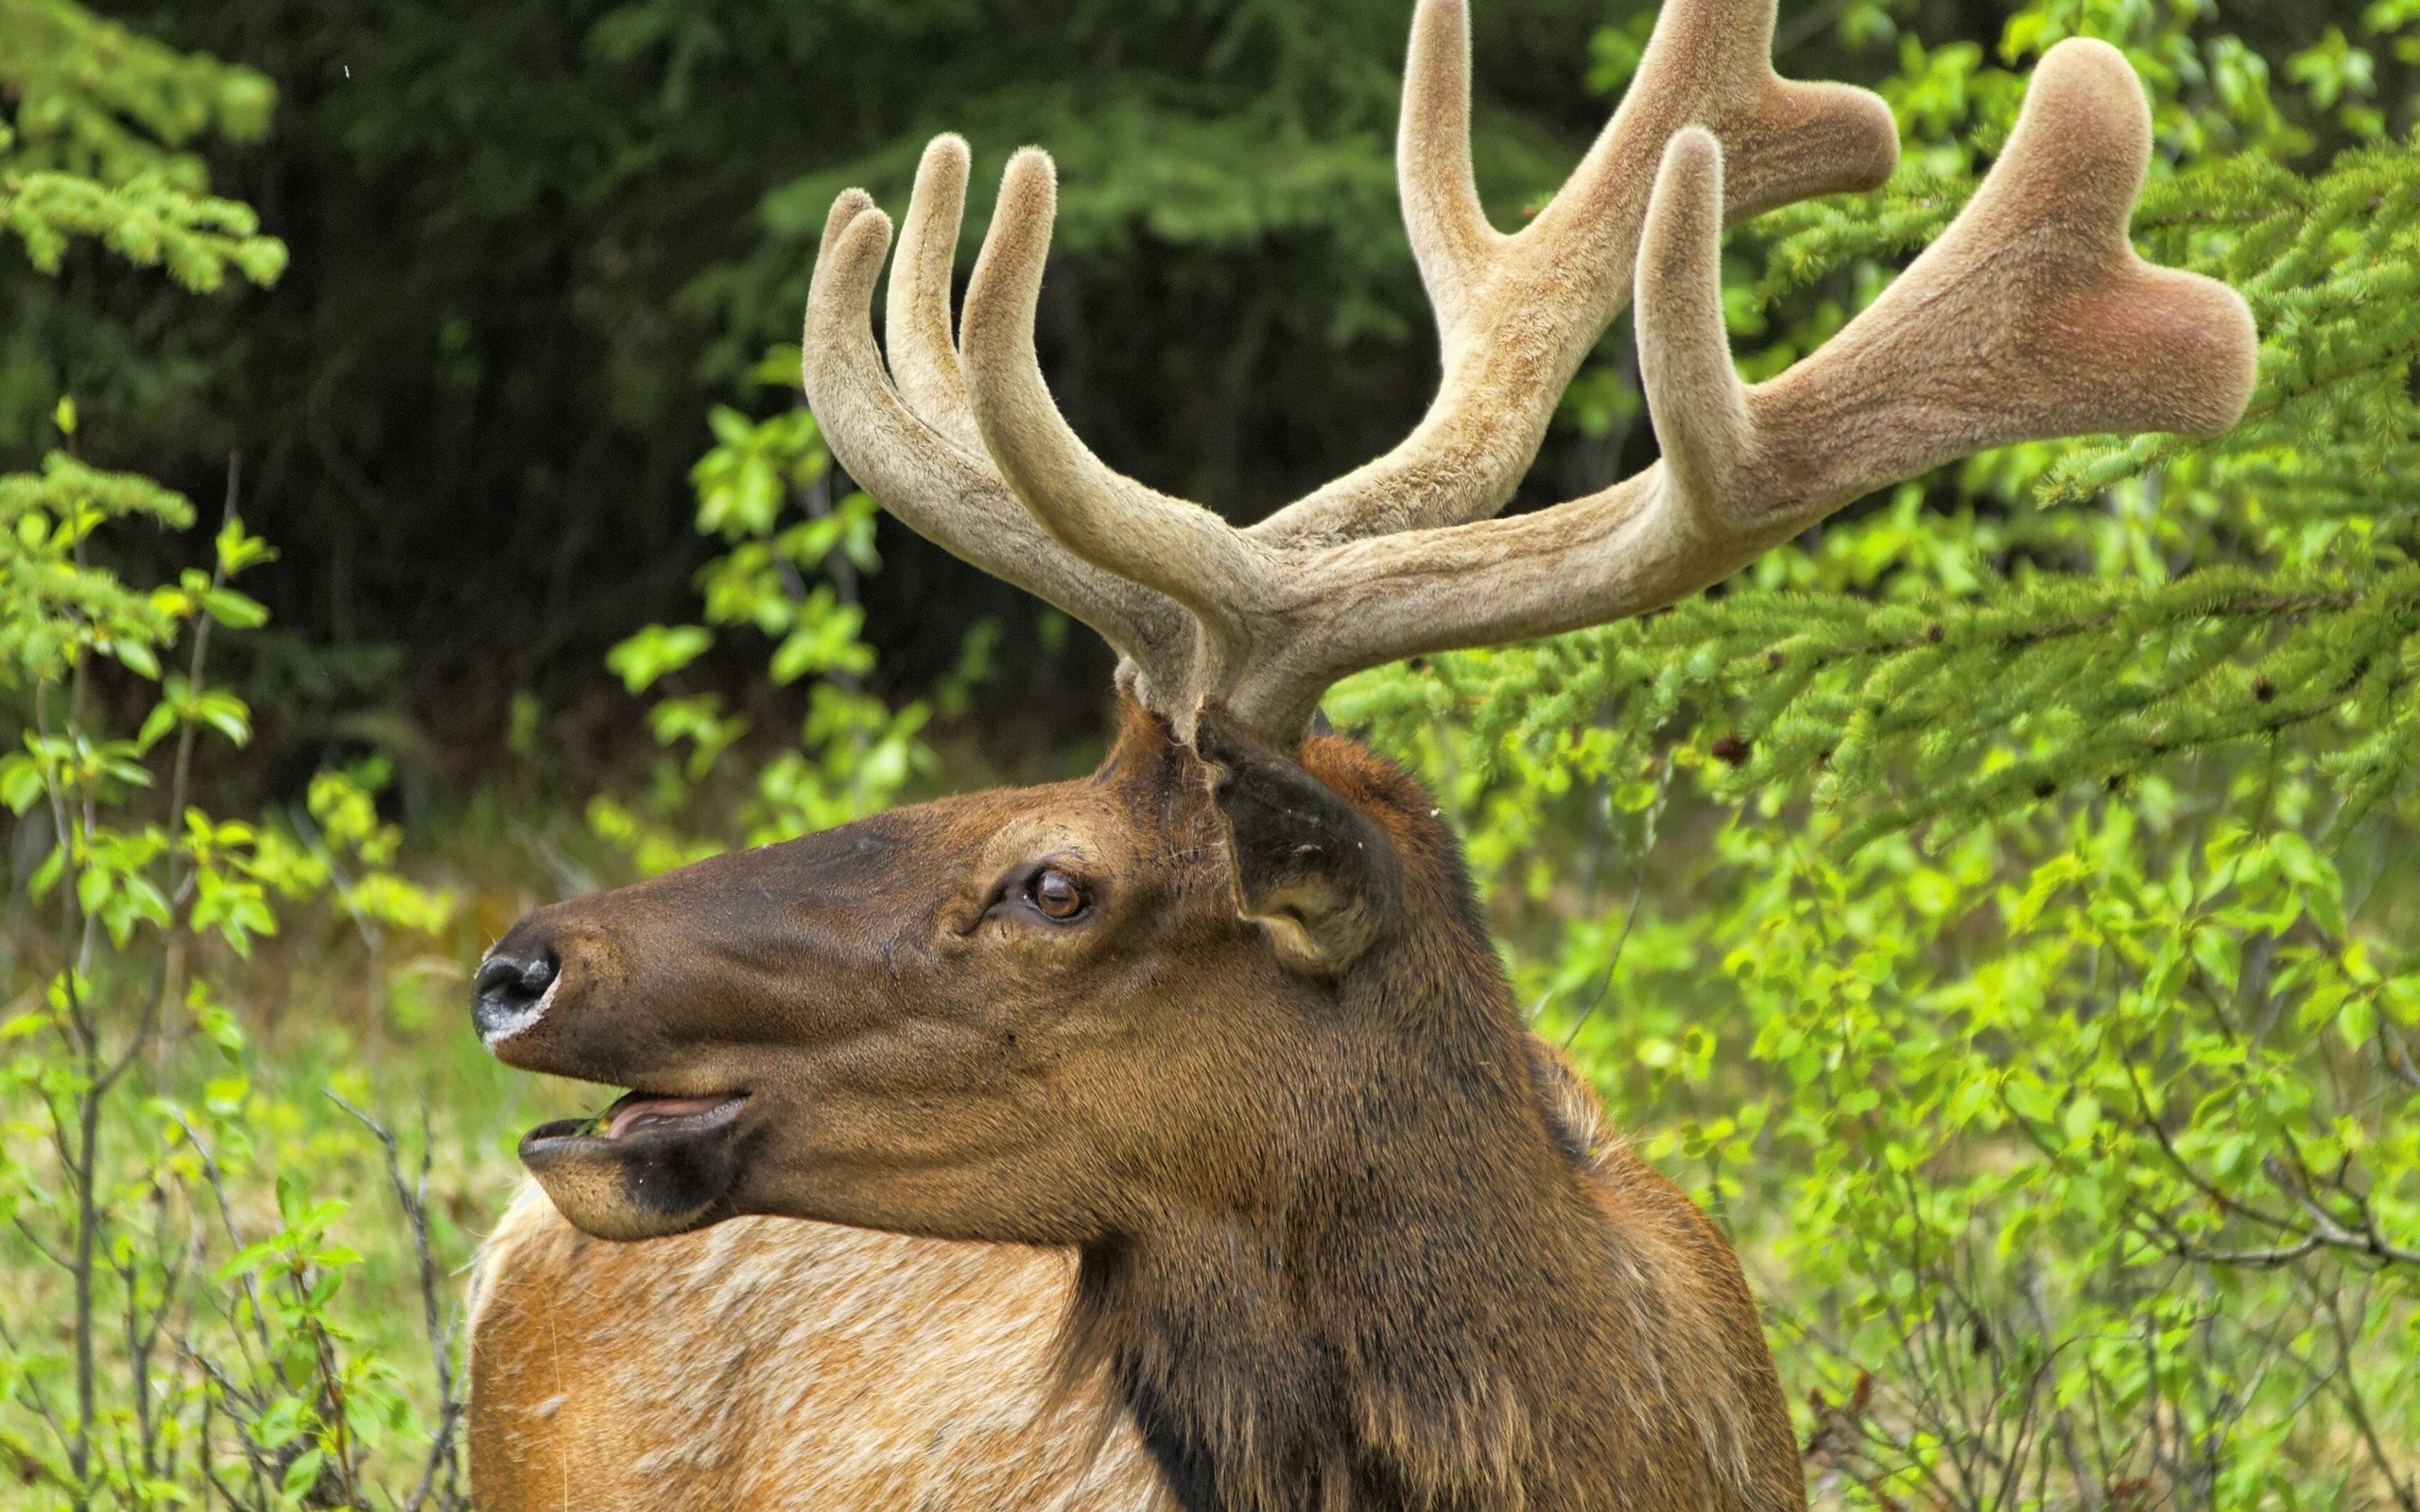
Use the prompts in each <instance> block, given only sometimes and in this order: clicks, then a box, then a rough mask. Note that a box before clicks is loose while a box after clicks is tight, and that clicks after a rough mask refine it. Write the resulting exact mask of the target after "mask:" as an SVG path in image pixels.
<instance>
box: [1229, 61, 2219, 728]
mask: <svg viewBox="0 0 2420 1512" xmlns="http://www.w3.org/2000/svg"><path fill="white" fill-rule="evenodd" d="M2150 150H2151V113H2150V108H2149V106H2148V104H2147V103H2146V102H2145V100H2144V98H2143V94H2142V88H2141V86H2140V84H2139V83H2137V82H2136V80H2135V75H2134V72H2133V70H2132V69H2131V68H2130V67H2129V66H2128V65H2127V63H2126V60H2125V59H2124V57H2123V56H2122V55H2120V54H2119V53H2118V51H2117V49H2115V48H2113V47H2111V46H2109V45H2107V44H2106V43H2099V42H2091V41H2085V40H2082V39H2076V40H2070V41H2067V42H2064V43H2060V44H2058V45H2057V46H2056V47H2053V48H2052V49H2051V50H2050V51H2049V53H2048V55H2046V56H2045V57H2044V59H2043V60H2042V63H2041V66H2040V67H2039V69H2037V70H2036V72H2035V74H2034V77H2033V84H2032V89H2031V93H2030V94H2028V96H2027V98H2026V102H2025V106H2024V109H2023V111H2022V112H2021V113H2020V114H2019V117H2018V120H2017V125H2016V129H2015V130H2014V133H2012V134H2011V136H2010V138H2009V142H2008V146H2007V147H2006V149H2005V150H2004V151H2003V152H2002V154H2001V156H2000V159H1999V161H1998V162H1997V163H1996V164H1994V166H1993V169H1992V171H1991V173H1990V174H1989V175H1988V176H1987V177H1986V178H1985V180H1984V182H1983V185H1982V187H1981V188H1980V189H1979V191H1978V192H1977V193H1976V195H1975V198H1973V199H1972V200H1971V201H1970V202H1969V203H1968V204H1967V206H1966V207H1965V209H1964V210H1963V211H1962V212H1961V213H1960V215H1959V216H1958V218H1957V220H1956V221H1955V222H1953V223H1952V224H1951V226H1950V228H1949V230H1948V231H1946V232H1944V233H1943V235H1942V236H1941V238H1940V240H1938V241H1937V242H1935V243H1934V244H1933V245H1932V246H1931V247H1929V248H1927V249H1926V250H1925V252H1924V253H1923V254H1922V255H1921V256H1919V257H1918V258H1917V259H1916V261H1915V263H1914V264H1913V265H1912V266H1910V267H1909V269H1908V270H1907V272H1906V273H1904V274H1903V275H1901V277H1900V278H1899V280H1898V281H1897V282H1896V283H1893V285H1892V286H1891V287H1890V288H1889V289H1888V290H1886V291H1885V292H1884V293H1883V295H1882V297H1881V298H1880V299H1878V300H1876V301H1875V302H1874V303H1873V304H1872V305H1871V306H1869V307H1868V308H1867V309H1866V310H1865V311H1863V312H1862V313H1861V314H1859V315H1858V318H1856V319H1854V320H1852V321H1851V322H1850V323H1849V324H1848V326H1847V327H1846V328H1845V329H1843V330H1842V331H1841V333H1840V334H1839V335H1836V336H1834V337H1833V338H1832V340H1831V341H1830V342H1828V343H1827V344H1825V345H1824V347H1823V348H1822V349H1821V350H1819V351H1818V352H1815V353H1814V355H1812V356H1810V357H1809V358H1807V359H1806V361H1804V362H1802V363H1799V364H1798V365H1797V366H1795V367H1793V368H1791V369H1789V371H1787V372H1784V373H1783V374H1781V375H1780V376H1779V377H1777V378H1774V379H1773V380H1772V381H1771V382H1769V383H1765V384H1759V385H1755V386H1754V387H1749V386H1745V385H1742V384H1741V383H1740V381H1739V378H1738V374H1737V370H1736V369H1734V368H1733V366H1732V363H1731V356H1730V349H1729V345H1728V341H1727V339H1726V337H1725V335H1724V330H1723V323H1722V302H1721V287H1720V266H1719V258H1720V231H1721V223H1720V205H1721V204H1722V192H1721V183H1722V176H1723V153H1722V150H1721V148H1720V146H1718V144H1717V143H1716V142H1715V140H1714V139H1713V138H1712V137H1710V136H1709V135H1707V134H1706V133H1705V132H1703V131H1701V130H1694V129H1690V130H1684V131H1682V132H1680V133H1679V134H1678V135H1676V136H1675V137H1674V138H1673V139H1672V141H1671V143H1670V144H1669V146H1667V147H1666V149H1665V153H1664V161H1663V165H1662V168H1661V170H1660V172H1659V173H1658V175H1657V181H1656V185H1655V191H1654V197H1653V200H1652V203H1651V208H1650V210H1649V212H1648V217H1647V229H1646V237H1645V240H1646V249H1645V251H1644V253H1643V255H1642V257H1641V259H1640V261H1639V265H1638V270H1637V281H1638V295H1637V297H1638V333H1639V369H1640V376H1641V378H1642V380H1643V382H1644V386H1645V387H1646V390H1647V398H1648V404H1649V409H1650V413H1651V416H1652V417H1653V420H1654V423H1655V430H1656V438H1657V440H1658V441H1659V442H1660V443H1661V445H1662V447H1663V449H1664V454H1665V455H1664V459H1663V460H1662V461H1661V462H1659V463H1657V464H1656V465H1655V466H1654V467H1651V468H1650V469H1649V470H1648V471H1646V472H1642V473H1640V474H1638V475H1637V476H1635V477H1634V478H1631V479H1628V480H1626V481H1625V482H1622V483H1619V484H1616V485H1615V486H1614V487H1613V488H1611V489H1608V490H1604V491H1603V492H1600V493H1597V494H1592V495H1589V496H1587V497H1585V498H1582V499H1576V500H1573V501H1571V502H1570V503H1567V504H1564V505H1559V506H1557V507H1553V508H1551V509H1547V510H1542V511H1540V512H1538V513H1536V514H1531V515H1525V516H1520V517H1516V518H1514V519H1511V520H1497V521H1486V522H1481V523H1478V524H1468V525H1464V526H1461V527H1460V528H1457V529H1451V530H1430V531H1418V532H1411V533H1408V534H1404V535H1400V536H1393V537H1389V538H1385V539H1382V540H1374V541H1361V542H1357V543H1355V544H1352V545H1347V546H1343V547H1340V548H1337V549H1335V550H1332V551H1329V552H1326V553H1323V554H1322V555H1320V556H1318V557H1316V558H1308V559H1294V560H1284V559H1280V558H1275V557H1271V558H1260V559H1256V560H1254V561H1253V564H1252V576H1251V579H1250V583H1249V587H1248V589H1247V590H1246V594H1248V595H1249V600H1250V602H1252V603H1253V606H1254V610H1255V613H1256V618H1255V619H1254V620H1253V625H1254V627H1255V631H1256V633H1255V636H1254V644H1253V647H1252V648H1251V651H1250V652H1249V653H1248V654H1246V655H1245V656H1243V657H1241V658H1240V659H1239V660H1238V661H1237V662H1236V670H1237V676H1236V679H1235V681H1234V682H1233V684H1232V690H1231V691H1230V692H1229V693H1228V694H1227V699H1228V702H1229V703H1230V705H1231V706H1232V707H1233V708H1234V710H1235V712H1236V714H1237V716H1238V717H1240V718H1242V719H1244V720H1245V721H1246V722H1248V723H1250V724H1252V725H1253V726H1255V727H1256V728H1260V729H1264V730H1294V729H1298V728H1300V726H1301V723H1302V722H1303V721H1305V720H1307V719H1308V717H1309V715H1310V712H1311V709H1312V708H1313V706H1314V705H1315V704H1316V702H1317V700H1318V697H1319V695H1320V693H1321V692H1322V691H1323V690H1324V689H1326V688H1327V687H1328V686H1330V685H1331V684H1333V683H1334V682H1335V681H1336V680H1337V679H1340V678H1342V677H1344V676H1347V675H1349V674H1351V673H1353V672H1356V671H1358V670H1360V669H1362V668H1364V667H1369V666H1374V665H1378V664H1380V663H1382V662H1389V661H1392V660H1394V659H1396V658H1399V657H1404V656H1410V655H1415V654H1418V653H1420V652H1424V651H1435V650H1443V649H1448V648H1454V647H1461V646H1474V645H1487V644H1499V643H1502V642H1506V641H1514V640H1524V639H1528V638H1530V637H1533V636H1540V635H1551V634H1557V633H1560V632H1562V631H1565V630H1570V629H1575V628H1579V627H1583V626H1589V625H1599V624H1605V623H1608V622H1610V621H1614V620H1619V619H1624V618H1628V617H1630V616H1632V615H1635V614H1641V613H1645V612H1647V611H1649V610H1654V609H1658V608H1661V607H1663V606H1664V605H1667V604H1669V603H1671V602H1673V601H1674V600H1676V599H1679V598H1682V597H1684V596H1685V595H1686V594H1689V593H1695V592H1697V591H1698V590H1700V589H1702V588H1704V587H1707V586H1708V585H1710V584H1713V583H1716V582H1719V581H1720V580H1721V579H1722V578H1724V577H1726V576H1730V574H1732V573H1733V572H1735V571H1737V569H1738V568H1740V567H1742V566H1744V565H1746V564H1747V563H1748V562H1750V561H1752V560H1754V559H1755V558H1756V557H1757V556H1759V555H1761V554H1762V553H1763V552H1765V551H1766V550H1768V549H1769V548H1771V547H1772V546H1773V545H1775V544H1777V543H1778V542H1780V541H1786V540H1788V539H1789V537H1791V536H1793V535H1795V534H1797V533H1798V532H1799V531H1801V530H1804V529H1805V528H1806V526H1808V525H1809V524H1813V523H1814V522H1816V521H1818V520H1821V519H1823V518H1824V516H1825V515H1828V514H1830V513H1831V512H1833V511H1834V510H1836V509H1838V508H1840V507H1841V506H1842V505H1845V504H1847V503H1849V502H1850V501H1852V500H1854V499H1856V498H1858V497H1859V496H1861V495H1863V494H1865V493H1867V492H1869V491H1871V490H1874V489H1876V488H1879V487H1882V486H1884V485H1886V484H1890V483H1893V482H1896V481H1898V480H1901V479H1904V478H1909V477H1914V476H1918V475H1920V474H1922V473H1924V472H1928V471H1930V470H1931V469H1933V468H1935V467H1938V466H1941V465H1942V464H1944V463H1945V462H1949V461H1953V460H1955V459H1957V458H1959V457H1961V456H1964V455H1969V454H1971V453H1973V452H1977V451H1980V450H1983V449H1985V448H1988V447H1994V446H2005V445H2010V444H2013V443H2014V442H2017V441H2023V440H2033V439H2044V438H2051V437H2058V436H2071V435H2078V434H2084V433H2092V432H2100V431H2180V432H2185V433H2187V434H2194V435H2214V434H2217V433H2219V432H2221V431H2224V430H2226V429H2227V428H2229V427H2230V426H2232V425H2233V424H2234V423H2235V422H2236V421H2237V420H2238V418H2240V417H2241V415H2242V413H2243V409H2244V406H2245V405H2246V404H2248V403H2249V402H2250V399H2251V395H2252V388H2253V383H2254V379H2255V376H2256V372H2255V368H2256V350H2257V335H2256V332H2255V330H2254V328H2253V322H2252V314H2251V311H2250V309H2249V308H2248V307H2247V306H2246V305H2245V304H2244V301H2243V300H2242V298H2241V296H2239V295H2238V294H2237V293H2236V292H2235V291H2234V290H2233V289H2230V288H2228V287H2227V286H2226V285H2225V284H2223V283H2217V282H2215V281H2213V280H2210V279H2205V278H2201V277H2198V276H2196V275H2194V274H2190V273H2185V272H2180V271H2177V270H2174V269H2170V268H2162V267H2154V266H2151V265H2149V264H2146V263H2145V262H2143V261H2142V260H2141V259H2140V258H2139V257H2137V256H2136V255H2135V250H2134V248H2133V247H2132V245H2131V244H2130V243H2129V242H2128V239H2127V225H2128V221H2129V218H2130V216H2131V215H2132V212H2133V208H2134V203H2135V198H2136V196H2137V195H2138V194H2139V193H2140V192H2141V188H2142V180H2143V172H2144V167H2145V164H2146V163H2147V162H2148V161H2149V157H2150ZM1246 594H1239V595H1238V597H1239V598H1241V597H1244V596H1246Z"/></svg>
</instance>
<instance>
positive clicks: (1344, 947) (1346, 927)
mask: <svg viewBox="0 0 2420 1512" xmlns="http://www.w3.org/2000/svg"><path fill="white" fill-rule="evenodd" d="M1194 745H1195V748H1196V749H1198V750H1200V751H1201V758H1202V760H1203V761H1204V762H1206V763H1208V764H1209V767H1210V796H1211V798H1212V799H1213V800H1214V801H1215V802H1216V803H1217V805H1218V809H1219V818H1220V820H1221V821H1222V827H1223V828H1224V829H1225V830H1226V832H1227V849H1228V852H1229V853H1230V854H1231V855H1232V856H1233V857H1234V858H1235V865H1236V908H1237V910H1238V911H1239V912H1240V913H1241V914H1242V915H1243V917H1244V918H1246V919H1251V920H1252V921H1253V922H1254V923H1256V924H1258V925H1260V926H1261V927H1262V928H1263V929H1265V930H1266V931H1268V933H1269V937H1270V940H1271V943H1273V944H1274V945H1275V946H1276V947H1277V954H1278V956H1279V957H1280V958H1281V959H1282V960H1284V961H1285V963H1286V964H1287V966H1288V967H1289V968H1291V969H1292V970H1294V971H1300V972H1302V973H1304V974H1305V975H1306V976H1335V975H1337V974H1338V973H1340V972H1341V971H1343V970H1344V969H1345V968H1346V967H1349V966H1351V965H1352V964H1353V963H1354V962H1355V961H1356V960H1357V959H1359V958H1360V955H1361V954H1362V952H1364V951H1366V950H1368V949H1369V948H1370V946H1371V944H1372V943H1373V942H1374V941H1375V940H1376V939H1377V938H1378V936H1380V935H1382V934H1384V933H1385V932H1386V930H1387V929H1388V928H1389V927H1390V926H1392V924H1393V922H1394V919H1395V916H1396V914H1397V912H1398V911H1399V909H1400V907H1401V904H1402V898H1403V885H1402V876H1401V872H1400V869H1399V866H1398V863H1397V861H1396V859H1395V851H1394V847H1393V845H1392V844H1391V843H1390V842H1389V841H1388V839H1387V836H1386V833H1385V832H1384V831H1382V830H1380V829H1379V828H1378V826H1377V825H1375V824H1374V823H1372V822H1371V821H1370V819H1369V818H1368V817H1367V816H1364V815H1363V814H1362V813H1361V812H1360V811H1359V810H1357V809H1356V808H1355V807H1354V806H1353V805H1352V804H1350V803H1347V802H1346V801H1345V800H1344V799H1341V798H1340V797H1338V796H1337V794H1336V792H1335V790H1334V789H1332V788H1330V787H1329V786H1328V785H1327V784H1326V783H1324V782H1321V781H1320V780H1319V779H1318V778H1316V777H1313V776H1312V775H1311V774H1310V773H1309V772H1306V771H1305V770H1304V769H1303V767H1302V765H1301V764H1299V763H1297V762H1294V761H1292V760H1290V759H1288V758H1287V757H1285V756H1282V755H1279V754H1278V753H1277V752H1275V751H1272V750H1271V749H1269V748H1268V747H1265V746H1262V745H1261V744H1260V743H1259V742H1258V741H1256V740H1254V739H1253V737H1252V735H1251V734H1249V733H1248V732H1247V731H1245V730H1243V728H1242V727H1241V726H1239V725H1237V724H1236V723H1235V721H1233V720H1232V719H1230V718H1228V717H1227V716H1226V715H1225V713H1223V712H1222V711H1220V710H1218V709H1216V708H1207V709H1204V710H1203V711H1202V713H1201V724H1200V725H1199V727H1198V728H1197V731H1196V734H1195V737H1194Z"/></svg>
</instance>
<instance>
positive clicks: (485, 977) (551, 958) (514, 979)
mask: <svg viewBox="0 0 2420 1512" xmlns="http://www.w3.org/2000/svg"><path fill="white" fill-rule="evenodd" d="M560 975H561V963H559V962H558V961H557V960H556V959H555V953H554V952H552V951H549V950H543V949H542V950H540V951H538V952H537V954H532V955H520V954H511V953H509V952H506V951H503V950H497V951H495V952H493V954H490V955H489V956H488V958H487V959H486V960H484V961H481V962H480V963H479V974H478V975H476V976H475V977H473V978H472V979H471V993H472V996H471V1022H473V1023H475V1024H476V1025H478V1030H479V1039H480V1040H482V1041H483V1042H485V1043H487V1044H491V1045H492V1044H494V1043H495V1042H496V1041H497V1040H506V1039H510V1038H511V1037H512V1036H513V1035H516V1034H519V1033H520V1032H521V1031H522V1030H524V1029H527V1028H528V1027H529V1026H530V1025H531V1024H533V1023H536V1022H538V1021H539V1020H540V1019H542V1018H544V1016H545V1012H546V1003H547V1000H548V999H549V998H552V997H553V996H554V995H555V983H556V981H557V979H558V977H559V976H560Z"/></svg>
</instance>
